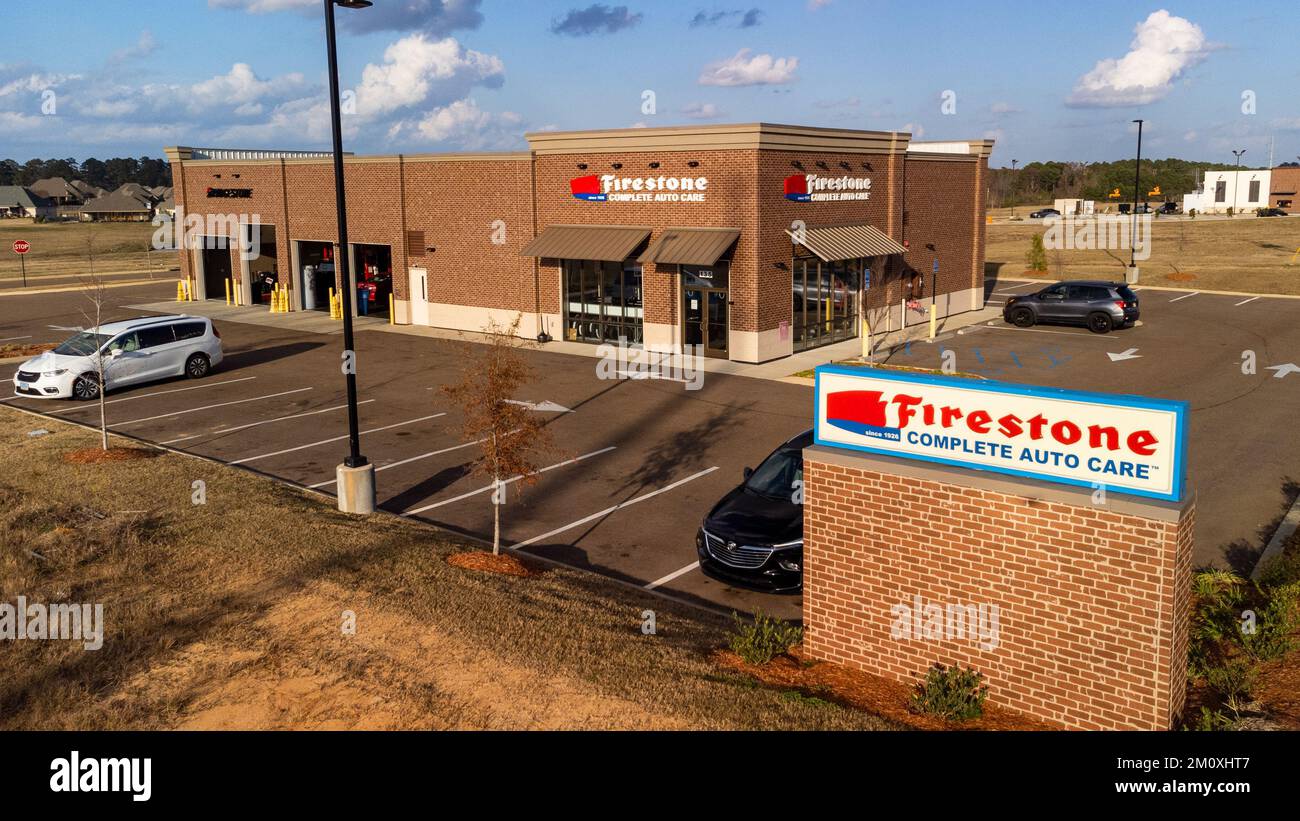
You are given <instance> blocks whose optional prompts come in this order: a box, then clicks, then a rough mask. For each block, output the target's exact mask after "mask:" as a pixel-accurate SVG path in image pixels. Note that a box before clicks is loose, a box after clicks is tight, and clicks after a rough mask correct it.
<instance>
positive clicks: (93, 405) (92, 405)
mask: <svg viewBox="0 0 1300 821" xmlns="http://www.w3.org/2000/svg"><path fill="white" fill-rule="evenodd" d="M256 378H257V377H256V376H243V377H240V378H239V379H227V380H226V381H224V382H205V383H203V384H202V385H191V386H190V387H188V388H173V389H172V390H169V391H154V392H153V393H138V394H135V395H134V396H123V397H122V398H120V399H106V400H104V404H105V405H116V404H117V403H118V402H130V401H131V400H133V399H148V398H149V397H151V396H162V395H163V394H167V393H181V392H182V391H196V390H198V389H199V388H215V387H217V386H218V385H233V384H235V383H236V382H247V381H248V380H250V379H256ZM97 407H99V403H98V402H88V403H86V404H84V405H75V406H73V407H71V408H64V409H63V410H56V411H50V413H72V412H73V411H79V410H91V409H92V408H97Z"/></svg>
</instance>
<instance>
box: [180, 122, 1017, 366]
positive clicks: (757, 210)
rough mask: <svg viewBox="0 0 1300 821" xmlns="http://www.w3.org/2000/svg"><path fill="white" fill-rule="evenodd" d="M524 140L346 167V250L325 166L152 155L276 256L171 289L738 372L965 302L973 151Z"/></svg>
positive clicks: (199, 273) (215, 153)
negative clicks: (498, 330) (269, 296)
mask: <svg viewBox="0 0 1300 821" xmlns="http://www.w3.org/2000/svg"><path fill="white" fill-rule="evenodd" d="M527 137H528V142H529V150H528V151H525V152H517V153H480V154H423V155H391V156H374V157H369V156H368V157H356V156H348V157H347V158H346V159H345V163H346V171H345V176H346V184H347V200H348V203H347V204H348V223H349V226H348V228H349V243H350V246H349V248H347V249H340V248H338V247H337V246H336V245H335V244H334V242H335V239H334V238H335V237H336V236H337V232H336V227H335V221H334V214H333V197H332V195H331V194H330V192H332V190H333V172H332V168H331V165H330V158H329V155H327V154H320V153H304V152H277V151H242V150H232V149H201V148H186V147H179V148H170V149H168V150H167V153H168V156H169V158H170V159H171V162H172V174H173V181H174V185H175V188H176V196H177V204H178V209H183V213H184V214H185V215H186V217H188V218H190V219H193V220H195V221H196V222H197V221H198V220H202V221H203V225H204V226H205V228H204V231H205V233H207V234H217V235H227V236H229V237H235V236H237V235H238V234H239V231H238V229H237V228H235V229H230V230H223V229H222V227H221V226H222V225H223V224H228V221H227V222H223V220H228V218H229V217H231V216H232V215H233V216H235V217H236V218H237V220H242V221H243V222H246V223H249V224H254V225H259V226H262V231H261V235H262V236H263V237H267V236H270V237H272V238H273V240H272V241H271V242H270V243H269V245H268V244H267V243H266V242H265V241H263V243H262V246H261V249H260V257H259V258H255V259H254V260H253V261H252V262H250V261H249V260H248V259H246V257H247V256H249V255H248V254H247V253H242V254H241V252H240V250H239V245H240V243H238V242H230V243H229V248H228V249H221V250H217V251H213V250H211V249H210V248H209V249H208V250H201V249H194V250H187V251H183V252H182V257H181V265H182V271H183V275H184V276H185V277H187V278H189V279H191V280H192V281H193V282H194V287H195V289H196V290H195V292H196V293H197V294H198V295H199V297H200V298H208V299H224V298H225V287H224V286H221V287H220V290H218V287H219V284H220V283H221V282H225V281H228V282H229V285H230V288H231V289H232V291H236V292H238V293H240V294H243V295H245V297H246V298H247V299H248V300H250V301H251V302H256V301H257V297H258V295H259V294H261V293H263V292H264V291H265V290H267V285H266V283H269V282H278V283H279V284H280V286H281V287H283V288H287V289H288V290H289V292H290V300H289V302H290V306H291V308H292V309H293V310H312V309H316V310H320V309H322V307H323V306H324V307H327V306H328V302H327V299H326V298H325V296H324V295H323V294H322V291H323V290H326V289H328V288H329V287H333V288H335V289H336V290H337V291H338V292H346V293H349V294H350V295H351V298H352V299H353V303H354V305H357V306H358V308H360V309H364V310H365V311H366V312H367V313H371V312H375V311H387V310H388V302H389V300H388V294H390V293H391V294H392V304H393V310H394V316H393V319H394V321H396V322H397V323H400V324H420V325H431V326H435V327H443V328H453V329H461V330H470V331H477V330H481V329H483V328H484V327H485V326H486V325H487V324H488V323H489V322H491V321H496V322H497V323H498V324H499V325H502V326H509V325H510V324H511V323H512V322H513V321H514V320H515V318H516V317H517V316H518V317H519V319H520V324H519V328H520V331H519V333H520V334H521V335H524V336H528V337H535V338H540V339H543V340H552V339H553V340H567V341H571V342H579V343H581V342H587V343H603V342H617V341H618V340H620V339H622V340H626V342H627V344H629V345H634V346H636V345H641V346H654V347H655V348H656V349H658V350H670V349H671V350H680V349H682V348H683V347H684V346H690V347H691V348H692V349H693V350H696V351H698V352H700V353H703V354H705V355H708V356H713V357H720V358H727V359H731V360H734V361H739V362H764V361H768V360H771V359H776V358H779V357H783V356H788V355H790V354H792V353H794V352H796V351H800V350H806V349H809V348H814V347H818V346H821V345H827V344H832V343H835V342H841V341H845V340H849V339H853V338H854V337H857V336H859V335H860V334H862V333H863V329H864V323H865V324H869V326H870V327H871V329H872V331H873V332H879V331H884V330H890V329H894V330H896V329H898V328H900V327H902V326H903V325H904V324H913V323H916V322H919V321H921V319H922V318H923V317H924V316H926V315H927V313H928V311H929V306H930V304H931V303H933V304H934V305H935V306H936V308H937V311H938V313H939V315H940V316H946V315H948V314H953V313H960V312H962V311H968V310H973V309H976V308H979V307H981V305H982V301H983V265H984V224H985V217H984V209H985V188H986V180H987V176H988V156H989V153H990V151H991V150H992V142H991V141H987V140H981V141H971V142H961V141H958V142H945V143H915V142H912V141H911V137H910V135H909V134H906V133H899V132H875V131H854V130H846V129H827V128H809V127H801V126H787V125H772V124H765V123H759V124H745V125H722V126H703V127H673V128H640V129H621V130H614V131H582V132H543V133H535V134H529V135H527ZM214 192H215V193H214ZM231 192H235V194H232V193H231ZM236 194H237V196H236ZM214 226H215V227H214ZM208 239H212V237H208ZM244 244H245V246H246V245H247V238H245V240H244ZM223 254H224V255H223ZM340 254H347V255H348V256H347V259H348V260H349V262H350V263H351V265H350V266H349V268H350V271H351V272H352V275H353V280H354V283H353V285H352V286H351V287H348V288H346V289H345V288H343V283H342V282H341V281H340V280H339V273H338V271H337V270H336V269H335V266H334V261H335V260H337V259H339V255H340ZM358 295H359V298H358Z"/></svg>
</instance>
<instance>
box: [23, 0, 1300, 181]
mask: <svg viewBox="0 0 1300 821" xmlns="http://www.w3.org/2000/svg"><path fill="white" fill-rule="evenodd" d="M320 5H321V4H320V3H319V2H316V0H172V1H171V2H161V1H159V2H154V1H153V0H135V2H130V3H108V2H102V1H101V0H46V1H45V2H43V3H39V4H17V3H10V4H7V8H6V12H5V18H6V25H5V27H4V34H2V35H0V157H11V158H14V159H17V160H20V161H25V160H27V159H29V158H30V157H33V156H41V157H54V156H57V157H75V158H77V159H83V158H85V157H87V156H98V157H101V158H102V157H105V156H113V155H123V154H125V155H135V156H139V155H143V154H148V155H151V156H159V155H160V154H161V149H162V147H163V146H164V145H173V144H186V145H197V146H212V145H217V146H233V147H249V148H255V147H279V148H321V147H326V146H328V139H329V131H328V118H327V112H328V109H327V107H326V106H327V103H328V101H327V96H326V94H327V92H326V85H325V49H324V40H323V25H322V22H321V14H322V13H321V8H320ZM337 13H338V18H339V24H340V35H341V37H340V54H341V57H340V73H341V82H342V85H343V88H344V89H347V90H348V91H349V92H350V95H351V96H350V98H349V100H350V103H351V104H350V106H349V108H348V114H347V116H346V117H345V135H346V140H347V145H346V147H347V148H348V149H349V150H355V151H358V152H388V151H404V152H420V151H454V150H492V149H512V148H519V147H522V146H523V145H524V143H523V139H522V134H523V133H524V132H525V131H528V130H541V129H556V128H558V129H582V128H620V127H632V126H638V125H649V126H654V125H676V124H683V123H718V122H749V121H755V120H765V121H770V122H789V123H800V124H807V125H823V126H843V127H850V128H867V129H902V130H909V131H912V132H913V133H914V134H915V135H917V138H919V139H926V140H943V139H958V138H982V137H993V138H995V139H996V140H997V148H996V150H995V153H994V156H993V162H994V164H995V165H1007V164H1009V163H1010V161H1011V159H1013V158H1014V159H1017V160H1019V162H1020V163H1021V164H1022V165H1023V164H1024V163H1027V162H1031V161H1034V160H1046V159H1058V160H1081V161H1093V160H1110V159H1119V158H1121V157H1125V156H1132V150H1133V134H1132V126H1131V124H1130V121H1131V120H1133V119H1134V118H1136V117H1142V118H1144V119H1145V120H1146V121H1147V125H1146V128H1145V134H1144V145H1143V153H1144V155H1147V156H1161V157H1164V156H1176V157H1183V158H1186V159H1200V160H1216V161H1226V162H1231V161H1232V155H1231V150H1232V149H1234V148H1245V149H1246V150H1247V154H1246V156H1245V161H1246V162H1248V163H1251V164H1264V163H1266V162H1267V160H1268V155H1269V138H1270V137H1271V138H1273V139H1274V145H1275V150H1274V154H1275V158H1276V161H1277V162H1283V161H1287V160H1294V159H1295V158H1296V155H1300V93H1298V92H1297V89H1300V62H1297V61H1296V59H1295V55H1296V53H1297V51H1296V48H1297V45H1298V44H1300V14H1297V8H1296V4H1295V2H1294V0H1256V2H1250V3H1248V4H1242V3H1224V2H1183V3H1171V4H1164V5H1162V4H1159V3H1157V4H1151V5H1145V6H1144V5H1138V4H1134V3H1132V2H1108V1H1107V0H1095V1H1094V2H1091V3H1058V2H1037V3H1020V2H1017V3H1004V2H998V0H992V1H991V2H986V3H966V2H957V1H956V0H953V2H925V1H924V0H917V1H916V2H885V1H884V0H783V1H782V2H730V1H729V0H722V1H721V2H712V0H706V2H679V1H678V0H654V2H639V1H638V0H624V1H623V2H613V3H596V4H592V3H589V2H584V0H578V1H577V2H572V1H570V2H552V0H529V1H528V2H525V1H524V0H515V2H507V1H506V0H376V5H375V8H372V9H368V10H362V11H353V10H348V9H339V10H338V12H337ZM15 32H18V34H15ZM645 91H652V92H654V103H655V106H654V110H653V112H650V113H646V112H644V111H643V93H644V92H645ZM947 92H951V93H950V94H948V93H947ZM1243 94H1246V95H1247V99H1246V100H1243ZM945 100H947V101H948V105H947V107H946V108H945V106H944V103H945ZM1248 103H1250V104H1253V108H1252V106H1251V105H1248Z"/></svg>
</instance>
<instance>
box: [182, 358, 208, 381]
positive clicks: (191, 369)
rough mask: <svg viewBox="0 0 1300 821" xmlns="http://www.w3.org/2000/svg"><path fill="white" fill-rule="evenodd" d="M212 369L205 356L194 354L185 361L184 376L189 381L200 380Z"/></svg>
mask: <svg viewBox="0 0 1300 821" xmlns="http://www.w3.org/2000/svg"><path fill="white" fill-rule="evenodd" d="M211 369H212V362H211V361H210V360H209V359H208V357H207V355H205V354H201V353H196V354H193V355H191V356H190V358H189V359H187V360H185V375H186V376H188V377H189V378H190V379H202V378H203V377H205V376H207V375H208V371H209V370H211Z"/></svg>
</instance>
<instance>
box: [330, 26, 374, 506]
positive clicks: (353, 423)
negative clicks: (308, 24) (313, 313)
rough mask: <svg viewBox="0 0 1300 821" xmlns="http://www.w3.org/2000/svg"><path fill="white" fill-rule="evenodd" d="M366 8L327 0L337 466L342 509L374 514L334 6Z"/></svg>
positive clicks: (372, 477)
mask: <svg viewBox="0 0 1300 821" xmlns="http://www.w3.org/2000/svg"><path fill="white" fill-rule="evenodd" d="M335 5H340V6H343V7H344V8H348V9H364V8H368V7H370V6H371V5H373V4H372V3H371V2H370V0H325V41H326V46H327V50H328V53H329V80H330V127H331V129H332V130H333V132H334V134H333V136H334V199H335V207H336V208H337V210H338V228H339V252H338V254H337V255H336V259H335V261H336V265H337V268H338V271H339V274H340V276H341V277H342V286H341V290H342V299H340V300H339V301H340V302H341V303H342V304H341V305H340V308H341V309H342V313H343V376H344V379H345V380H346V382H347V390H348V455H347V457H346V458H344V460H343V464H341V465H339V466H338V469H337V478H338V482H337V485H338V494H339V497H338V498H339V510H341V511H343V512H345V513H373V512H374V510H375V468H374V465H372V464H370V463H369V461H368V460H367V459H366V457H364V456H362V455H361V433H360V431H359V428H360V425H359V423H358V420H357V374H356V370H357V369H356V348H355V347H354V344H353V339H352V297H353V293H354V289H353V287H352V273H351V271H349V270H348V269H349V265H348V256H349V254H348V215H347V204H346V201H345V198H344V186H343V125H342V123H341V121H340V118H339V60H338V49H337V47H336V44H335V36H334V6H335Z"/></svg>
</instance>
